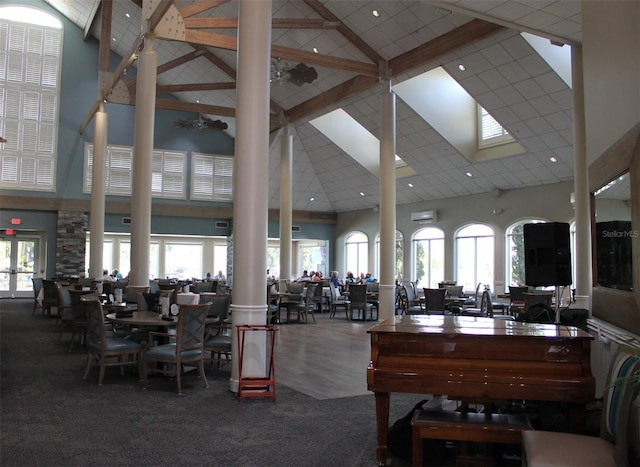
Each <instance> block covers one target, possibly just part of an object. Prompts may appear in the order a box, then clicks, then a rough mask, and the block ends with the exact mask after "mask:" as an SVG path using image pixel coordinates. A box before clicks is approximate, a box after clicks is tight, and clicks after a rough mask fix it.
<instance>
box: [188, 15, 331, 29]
mask: <svg viewBox="0 0 640 467" xmlns="http://www.w3.org/2000/svg"><path fill="white" fill-rule="evenodd" d="M340 24H342V23H341V22H340V21H326V20H323V19H313V18H273V19H272V20H271V29H337V28H338V27H339V26H340ZM184 26H185V27H186V28H190V29H237V28H238V18H221V17H218V18H215V17H209V18H184Z"/></svg>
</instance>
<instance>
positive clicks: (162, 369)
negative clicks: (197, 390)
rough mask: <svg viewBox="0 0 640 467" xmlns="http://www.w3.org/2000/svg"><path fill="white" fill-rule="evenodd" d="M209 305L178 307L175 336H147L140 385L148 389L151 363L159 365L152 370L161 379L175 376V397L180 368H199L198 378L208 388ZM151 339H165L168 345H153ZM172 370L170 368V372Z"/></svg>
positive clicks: (152, 333)
mask: <svg viewBox="0 0 640 467" xmlns="http://www.w3.org/2000/svg"><path fill="white" fill-rule="evenodd" d="M210 306H211V302H207V303H199V304H197V305H180V309H179V311H178V323H177V325H176V332H175V334H172V333H169V332H158V331H150V332H149V342H148V343H147V346H146V348H145V349H144V350H143V352H142V382H143V385H144V387H146V386H147V382H148V378H147V376H148V373H149V367H150V365H149V364H150V363H154V362H155V363H161V364H163V365H159V366H154V367H153V369H152V370H151V371H152V372H155V373H160V374H164V375H175V378H176V383H177V386H178V394H179V395H182V378H181V376H182V371H183V365H185V364H194V365H196V366H197V367H198V373H199V375H200V378H201V379H202V381H203V382H204V386H205V387H207V388H208V387H209V383H208V382H207V377H206V375H205V373H204V336H205V326H206V321H207V312H208V311H209V307H210ZM154 337H157V338H160V339H167V340H169V343H167V344H159V345H154ZM172 367H173V368H172Z"/></svg>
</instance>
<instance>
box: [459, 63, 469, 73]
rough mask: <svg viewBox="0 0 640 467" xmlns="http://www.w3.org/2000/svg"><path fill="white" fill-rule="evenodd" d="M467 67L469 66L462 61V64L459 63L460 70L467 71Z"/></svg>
mask: <svg viewBox="0 0 640 467" xmlns="http://www.w3.org/2000/svg"><path fill="white" fill-rule="evenodd" d="M466 69H467V67H466V66H464V65H463V64H462V63H461V64H460V65H458V70H460V71H465V70H466Z"/></svg>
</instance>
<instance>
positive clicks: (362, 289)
mask: <svg viewBox="0 0 640 467" xmlns="http://www.w3.org/2000/svg"><path fill="white" fill-rule="evenodd" d="M349 301H350V302H351V307H350V311H349V318H350V319H354V316H353V312H354V311H356V310H357V311H358V319H360V313H362V320H363V321H367V314H368V315H369V316H370V318H371V320H372V321H373V305H372V304H371V303H369V302H368V301H367V285H366V284H351V285H350V286H349ZM376 319H377V317H376Z"/></svg>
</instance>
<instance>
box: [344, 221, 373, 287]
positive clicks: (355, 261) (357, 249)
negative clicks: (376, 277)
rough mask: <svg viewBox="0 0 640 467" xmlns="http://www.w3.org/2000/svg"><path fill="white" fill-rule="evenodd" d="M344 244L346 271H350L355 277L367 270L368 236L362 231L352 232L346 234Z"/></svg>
mask: <svg viewBox="0 0 640 467" xmlns="http://www.w3.org/2000/svg"><path fill="white" fill-rule="evenodd" d="M344 246H345V260H346V261H345V262H346V265H347V271H350V272H352V273H353V275H354V276H356V277H357V276H358V275H359V274H360V273H362V272H364V273H366V272H368V271H369V252H368V250H369V238H368V237H367V235H366V234H365V233H362V232H354V233H352V234H350V235H349V236H347V238H346V240H345V242H344ZM345 276H346V274H345Z"/></svg>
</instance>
